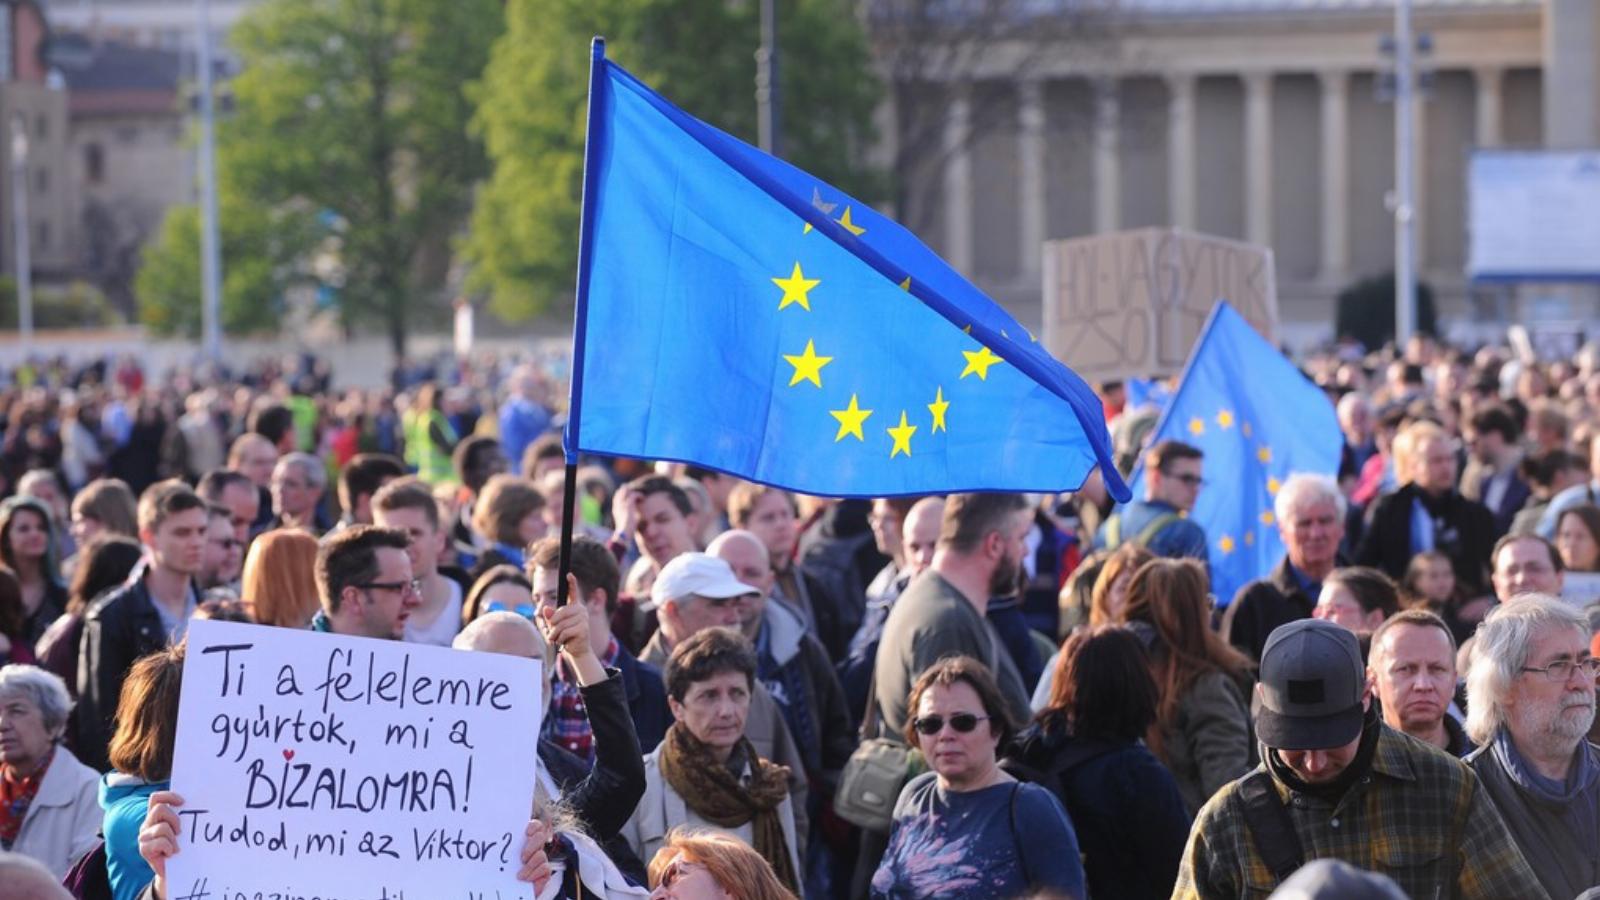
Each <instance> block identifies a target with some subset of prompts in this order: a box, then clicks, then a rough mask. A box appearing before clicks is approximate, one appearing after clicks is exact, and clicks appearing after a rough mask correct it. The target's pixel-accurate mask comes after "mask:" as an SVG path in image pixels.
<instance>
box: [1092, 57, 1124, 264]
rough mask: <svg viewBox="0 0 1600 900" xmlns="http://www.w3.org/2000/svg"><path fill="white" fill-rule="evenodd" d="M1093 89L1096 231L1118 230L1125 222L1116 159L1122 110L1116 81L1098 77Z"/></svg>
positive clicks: (1120, 169)
mask: <svg viewBox="0 0 1600 900" xmlns="http://www.w3.org/2000/svg"><path fill="white" fill-rule="evenodd" d="M1093 86H1094V98H1095V99H1094V230H1095V232H1096V233H1098V234H1108V233H1110V232H1113V231H1116V230H1117V229H1118V228H1120V227H1121V223H1122V183H1121V179H1122V167H1121V165H1119V163H1118V160H1117V144H1118V141H1117V129H1118V127H1119V126H1118V120H1119V118H1120V109H1119V108H1118V107H1119V103H1118V97H1117V82H1116V79H1115V78H1111V77H1105V78H1098V79H1096V80H1095V81H1094V83H1093Z"/></svg>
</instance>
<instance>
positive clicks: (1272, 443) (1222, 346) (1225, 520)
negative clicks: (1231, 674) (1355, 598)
mask: <svg viewBox="0 0 1600 900" xmlns="http://www.w3.org/2000/svg"><path fill="white" fill-rule="evenodd" d="M1168 438H1170V439H1173V440H1179V441H1183V442H1184V443H1186V444H1189V445H1191V446H1194V447H1198V448H1200V450H1201V451H1202V452H1203V453H1205V461H1204V465H1203V471H1204V474H1205V480H1206V483H1205V486H1204V487H1202V488H1201V489H1200V497H1199V499H1198V500H1197V501H1196V502H1195V507H1194V509H1193V510H1191V511H1190V514H1189V515H1190V518H1192V519H1194V521H1195V522H1196V523H1197V524H1199V525H1200V526H1201V527H1202V528H1204V529H1205V531H1206V539H1207V541H1209V542H1210V547H1211V554H1210V556H1211V592H1212V593H1213V594H1215V595H1216V597H1217V600H1218V602H1219V603H1224V604H1225V603H1228V602H1230V601H1231V600H1232V599H1233V595H1234V594H1235V593H1236V592H1237V591H1238V590H1239V588H1241V587H1243V586H1244V585H1246V584H1248V583H1249V582H1251V581H1254V580H1255V579H1257V578H1263V577H1265V576H1266V575H1267V574H1268V573H1269V572H1270V571H1271V570H1272V567H1273V566H1275V565H1277V563H1278V560H1280V559H1282V558H1283V541H1282V539H1281V538H1280V537H1279V536H1278V525H1277V520H1276V518H1275V514H1274V512H1273V499H1274V498H1275V497H1276V496H1277V493H1278V488H1279V487H1280V486H1281V485H1282V484H1283V482H1284V480H1285V479H1287V478H1288V477H1289V476H1290V475H1291V474H1294V473H1299V472H1313V473H1318V474H1322V475H1335V474H1337V472H1338V471H1339V449H1340V447H1341V446H1342V443H1343V438H1342V437H1341V436H1340V432H1339V420H1338V417H1337V415H1336V414H1335V412H1334V409H1333V404H1332V403H1331V402H1330V401H1329V400H1328V396H1327V395H1326V394H1324V393H1323V392H1322V389H1321V388H1319V387H1317V386H1316V385H1315V384H1312V383H1311V381H1310V380H1309V379H1307V378H1306V377H1305V376H1304V375H1302V374H1301V373H1300V371H1299V370H1298V369H1296V368H1295V367H1294V365H1293V364H1292V363H1290V362H1289V361H1288V360H1287V359H1284V357H1283V354H1281V353H1279V352H1278V351H1277V348H1275V347H1273V346H1272V344H1270V343H1268V342H1267V340H1266V339H1265V338H1263V337H1262V336H1261V335H1260V334H1258V333H1257V332H1256V330H1255V329H1254V328H1252V327H1251V326H1250V323H1249V322H1247V321H1245V319H1244V317H1243V316H1241V315H1239V314H1238V313H1237V312H1235V311H1234V309H1233V307H1231V306H1229V305H1228V304H1227V303H1224V302H1219V303H1218V304H1217V306H1216V308H1215V309H1213V310H1212V311H1211V317H1210V319H1208V320H1207V321H1206V325H1205V328H1204V329H1203V330H1202V331H1201V332H1200V339H1199V340H1198V341H1196V342H1195V348H1194V351H1193V352H1192V353H1191V354H1190V355H1189V362H1188V365H1187V367H1186V368H1185V369H1184V373H1183V378H1182V380H1181V381H1180V382H1179V384H1178V390H1177V393H1176V394H1174V395H1173V397H1172V399H1171V400H1170V401H1169V402H1168V404H1167V409H1166V412H1165V413H1164V414H1163V416H1162V418H1161V421H1160V422H1159V423H1158V424H1157V425H1156V430H1155V433H1154V436H1153V437H1152V438H1151V443H1152V444H1153V443H1155V442H1156V441H1161V440H1166V439H1168ZM1132 487H1133V490H1134V492H1135V494H1136V495H1138V496H1143V495H1144V470H1143V468H1142V467H1141V468H1140V469H1139V470H1138V471H1136V472H1135V473H1134V477H1133V485H1132Z"/></svg>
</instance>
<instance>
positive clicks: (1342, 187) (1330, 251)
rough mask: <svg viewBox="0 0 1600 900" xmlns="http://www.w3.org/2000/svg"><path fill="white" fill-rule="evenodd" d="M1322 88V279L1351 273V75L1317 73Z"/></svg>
mask: <svg viewBox="0 0 1600 900" xmlns="http://www.w3.org/2000/svg"><path fill="white" fill-rule="evenodd" d="M1317 80H1318V81H1319V82H1320V83H1321V86H1322V280H1323V281H1325V282H1329V283H1335V284H1337V283H1339V282H1342V281H1343V280H1344V279H1345V278H1346V276H1347V275H1348V274H1349V271H1350V209H1349V206H1350V151H1349V139H1350V134H1349V133H1350V97H1349V89H1350V76H1349V74H1348V73H1346V72H1342V71H1329V72H1319V73H1317Z"/></svg>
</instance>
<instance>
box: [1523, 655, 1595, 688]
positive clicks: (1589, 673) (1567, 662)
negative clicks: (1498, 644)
mask: <svg viewBox="0 0 1600 900" xmlns="http://www.w3.org/2000/svg"><path fill="white" fill-rule="evenodd" d="M1575 669H1581V670H1582V671H1583V676H1584V677H1585V678H1588V679H1591V680H1593V679H1594V678H1596V677H1600V657H1595V656H1590V657H1588V658H1586V659H1576V660H1574V659H1558V660H1556V661H1555V662H1553V663H1551V664H1550V665H1548V666H1523V667H1522V671H1524V672H1540V673H1542V674H1543V675H1544V677H1546V678H1548V679H1550V680H1551V681H1554V682H1556V683H1557V684H1565V683H1566V682H1567V680H1568V679H1570V678H1571V677H1572V673H1573V670H1575Z"/></svg>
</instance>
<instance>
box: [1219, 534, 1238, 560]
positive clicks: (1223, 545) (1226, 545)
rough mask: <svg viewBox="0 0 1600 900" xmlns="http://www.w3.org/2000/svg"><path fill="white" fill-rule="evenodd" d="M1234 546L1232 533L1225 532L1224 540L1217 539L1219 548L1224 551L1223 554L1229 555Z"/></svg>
mask: <svg viewBox="0 0 1600 900" xmlns="http://www.w3.org/2000/svg"><path fill="white" fill-rule="evenodd" d="M1233 548H1234V543H1233V535H1231V534H1225V535H1223V536H1222V540H1220V541H1217V549H1218V550H1221V551H1222V555H1223V556H1227V555H1228V554H1229V553H1232V552H1233Z"/></svg>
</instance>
